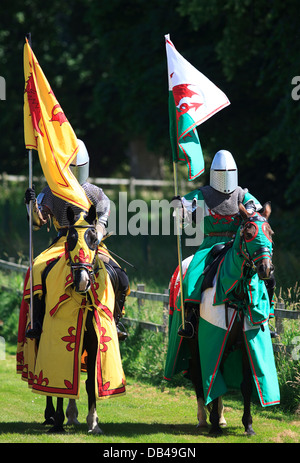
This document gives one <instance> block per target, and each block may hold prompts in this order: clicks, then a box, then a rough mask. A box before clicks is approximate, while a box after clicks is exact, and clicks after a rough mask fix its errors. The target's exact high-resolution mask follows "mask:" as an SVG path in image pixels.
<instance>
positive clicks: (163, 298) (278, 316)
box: [0, 259, 300, 352]
mask: <svg viewBox="0 0 300 463" xmlns="http://www.w3.org/2000/svg"><path fill="white" fill-rule="evenodd" d="M0 268H3V269H5V270H11V271H16V272H23V273H26V271H27V268H28V267H27V266H25V265H20V264H16V263H14V262H8V261H5V260H2V259H0ZM0 289H2V290H9V291H11V290H12V288H7V287H3V286H2V287H0ZM129 297H131V298H136V299H137V304H138V311H139V313H142V306H143V304H144V301H145V300H149V301H155V302H161V304H162V310H163V323H162V324H157V323H152V322H148V321H145V320H140V319H133V318H127V317H124V318H122V321H124V323H128V324H130V325H137V324H138V325H140V326H141V327H142V328H144V329H146V330H151V331H154V332H157V333H158V332H162V333H164V334H165V335H166V334H167V331H168V305H169V290H168V289H165V292H164V294H161V293H150V292H147V291H145V285H143V284H140V285H137V289H136V290H131V293H130V295H129ZM284 319H288V320H300V310H287V309H285V305H284V303H283V302H276V303H275V326H276V331H277V333H278V334H279V335H281V334H283V331H284V326H283V320H284ZM294 348H295V346H293V345H290V346H284V345H282V344H280V343H273V349H274V351H275V352H291V351H292V350H293V349H294Z"/></svg>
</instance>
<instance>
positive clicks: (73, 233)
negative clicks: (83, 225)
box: [67, 228, 78, 251]
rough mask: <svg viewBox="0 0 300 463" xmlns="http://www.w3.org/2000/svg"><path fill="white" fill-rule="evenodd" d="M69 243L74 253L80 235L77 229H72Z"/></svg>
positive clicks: (70, 249)
mask: <svg viewBox="0 0 300 463" xmlns="http://www.w3.org/2000/svg"><path fill="white" fill-rule="evenodd" d="M67 241H68V246H69V251H73V249H74V248H75V246H76V243H77V241H78V233H77V230H76V229H75V228H70V231H69V233H68V238H67Z"/></svg>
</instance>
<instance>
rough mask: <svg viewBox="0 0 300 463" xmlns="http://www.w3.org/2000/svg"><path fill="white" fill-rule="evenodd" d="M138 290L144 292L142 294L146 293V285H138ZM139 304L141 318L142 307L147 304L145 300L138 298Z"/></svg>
mask: <svg viewBox="0 0 300 463" xmlns="http://www.w3.org/2000/svg"><path fill="white" fill-rule="evenodd" d="M136 290H137V291H142V292H145V285H144V283H141V284H139V285H138V284H137V285H136ZM137 304H138V316H140V312H141V307H142V306H143V305H144V304H145V300H144V299H142V298H140V297H138V298H137Z"/></svg>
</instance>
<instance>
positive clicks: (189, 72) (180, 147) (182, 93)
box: [165, 34, 230, 180]
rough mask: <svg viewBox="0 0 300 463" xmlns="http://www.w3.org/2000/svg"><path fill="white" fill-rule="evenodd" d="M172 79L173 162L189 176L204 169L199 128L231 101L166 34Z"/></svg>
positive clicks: (169, 72)
mask: <svg viewBox="0 0 300 463" xmlns="http://www.w3.org/2000/svg"><path fill="white" fill-rule="evenodd" d="M165 40H166V52H167V62H168V80H169V118H170V139H171V146H172V154H173V161H174V162H183V163H186V164H187V166H188V179H189V180H194V179H195V178H197V177H199V175H201V174H202V173H203V171H204V159H203V154H202V149H201V145H200V141H199V137H198V133H197V129H196V127H197V126H198V125H200V124H202V123H203V122H205V121H206V120H207V119H209V118H210V117H211V116H213V115H214V114H216V113H217V112H218V111H221V109H223V108H225V107H226V106H228V105H229V104H230V102H229V100H228V98H227V96H226V95H225V94H224V93H223V92H222V91H221V90H220V89H219V88H218V87H216V85H215V84H213V83H212V82H211V81H210V80H209V79H207V77H205V76H204V75H203V74H201V72H199V71H198V70H197V69H196V68H194V66H192V65H191V64H190V63H189V62H188V61H187V60H186V59H185V58H183V56H181V55H180V54H179V53H178V51H177V50H176V48H175V47H174V45H173V43H172V42H171V40H170V36H169V34H168V35H165Z"/></svg>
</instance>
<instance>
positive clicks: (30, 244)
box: [28, 150, 33, 329]
mask: <svg viewBox="0 0 300 463" xmlns="http://www.w3.org/2000/svg"><path fill="white" fill-rule="evenodd" d="M28 161H29V188H32V150H29V151H28ZM28 209H29V211H28V215H29V220H28V221H29V278H30V326H31V329H32V328H33V279H32V264H33V240H32V201H30V202H29V208H28Z"/></svg>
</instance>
